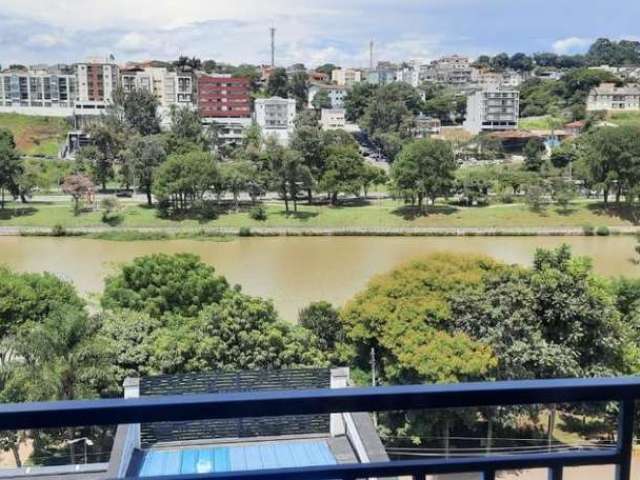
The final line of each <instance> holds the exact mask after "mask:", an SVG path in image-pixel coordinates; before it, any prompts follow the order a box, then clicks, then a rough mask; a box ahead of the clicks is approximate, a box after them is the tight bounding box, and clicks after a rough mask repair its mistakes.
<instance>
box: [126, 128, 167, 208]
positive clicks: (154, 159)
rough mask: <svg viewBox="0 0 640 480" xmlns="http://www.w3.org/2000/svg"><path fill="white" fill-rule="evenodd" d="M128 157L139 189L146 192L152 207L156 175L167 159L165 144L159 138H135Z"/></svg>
mask: <svg viewBox="0 0 640 480" xmlns="http://www.w3.org/2000/svg"><path fill="white" fill-rule="evenodd" d="M127 157H128V159H129V161H130V163H131V164H132V166H133V173H134V175H135V177H136V180H137V182H138V187H139V188H140V189H142V190H143V191H144V192H145V194H146V195H147V205H149V206H151V205H152V197H151V193H152V189H153V181H154V177H155V173H156V170H157V168H158V167H159V166H160V165H161V164H162V163H163V162H164V161H165V160H166V158H167V153H166V151H165V148H164V145H163V142H162V140H161V139H160V138H159V137H157V136H150V137H134V138H133V139H132V140H131V142H130V144H129V146H128V149H127Z"/></svg>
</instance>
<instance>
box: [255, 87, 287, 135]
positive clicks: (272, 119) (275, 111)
mask: <svg viewBox="0 0 640 480" xmlns="http://www.w3.org/2000/svg"><path fill="white" fill-rule="evenodd" d="M254 116H255V121H256V123H257V124H258V126H259V127H260V130H261V131H262V135H263V137H265V138H267V137H272V138H275V139H276V140H277V141H278V142H279V143H280V144H282V145H288V144H289V138H290V136H291V134H292V133H293V129H294V121H295V119H296V101H295V99H293V98H280V97H271V98H258V99H257V100H256V102H255V113H254Z"/></svg>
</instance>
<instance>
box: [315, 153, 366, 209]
mask: <svg viewBox="0 0 640 480" xmlns="http://www.w3.org/2000/svg"><path fill="white" fill-rule="evenodd" d="M364 170H365V164H364V160H363V159H362V157H361V156H360V153H359V152H358V151H357V150H356V149H353V148H350V147H344V146H338V147H333V148H331V150H330V153H329V156H328V158H327V165H326V168H325V169H324V172H323V173H322V177H321V178H320V182H319V183H318V188H319V189H320V190H322V191H324V192H327V193H328V194H329V196H330V198H331V204H332V205H337V204H338V195H339V194H340V193H346V194H351V195H357V194H359V193H360V190H361V188H362V180H363V176H364Z"/></svg>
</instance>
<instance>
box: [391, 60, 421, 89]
mask: <svg viewBox="0 0 640 480" xmlns="http://www.w3.org/2000/svg"><path fill="white" fill-rule="evenodd" d="M396 81H397V82H404V83H408V84H409V85H411V86H412V87H416V88H417V87H418V86H419V85H420V70H419V68H416V67H415V66H414V65H406V66H404V67H402V68H399V69H398V71H397V72H396Z"/></svg>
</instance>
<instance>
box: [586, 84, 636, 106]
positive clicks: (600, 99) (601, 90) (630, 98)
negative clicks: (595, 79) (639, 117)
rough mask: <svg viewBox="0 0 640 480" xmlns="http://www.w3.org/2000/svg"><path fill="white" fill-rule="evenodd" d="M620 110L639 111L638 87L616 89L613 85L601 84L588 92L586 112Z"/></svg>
mask: <svg viewBox="0 0 640 480" xmlns="http://www.w3.org/2000/svg"><path fill="white" fill-rule="evenodd" d="M621 110H623V111H638V110H640V85H638V84H628V85H625V86H622V87H618V86H616V84H614V83H602V84H600V86H598V87H594V88H593V89H591V91H590V92H589V96H588V97H587V111H588V112H593V111H621Z"/></svg>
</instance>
